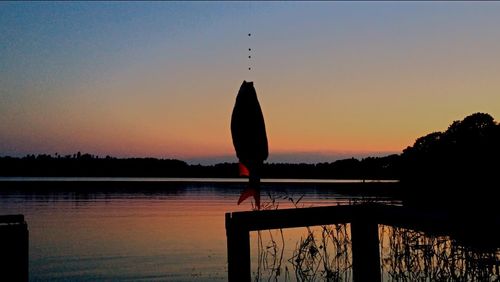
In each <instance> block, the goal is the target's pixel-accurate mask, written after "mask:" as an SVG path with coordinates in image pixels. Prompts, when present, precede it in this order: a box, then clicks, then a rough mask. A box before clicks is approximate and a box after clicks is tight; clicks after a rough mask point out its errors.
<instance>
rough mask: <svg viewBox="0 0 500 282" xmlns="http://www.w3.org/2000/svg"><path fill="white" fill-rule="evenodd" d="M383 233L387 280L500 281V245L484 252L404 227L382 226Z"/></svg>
mask: <svg viewBox="0 0 500 282" xmlns="http://www.w3.org/2000/svg"><path fill="white" fill-rule="evenodd" d="M379 230H380V246H381V259H382V269H383V274H384V275H385V277H386V280H390V281H443V280H446V281H449V280H452V281H499V280H500V272H499V266H500V245H497V248H495V247H492V248H488V249H483V248H476V247H474V246H470V245H466V244H461V243H460V242H458V241H457V240H455V239H452V238H450V237H449V236H432V235H426V234H425V233H424V232H420V231H415V230H411V229H407V228H402V227H391V226H384V225H382V226H381V227H380V228H379ZM472 232H476V231H472Z"/></svg>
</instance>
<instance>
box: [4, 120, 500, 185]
mask: <svg viewBox="0 0 500 282" xmlns="http://www.w3.org/2000/svg"><path fill="white" fill-rule="evenodd" d="M499 157H500V125H499V124H498V123H496V122H495V121H494V119H493V117H491V116H490V115H489V114H485V113H475V114H472V115H470V116H468V117H466V118H465V119H463V120H461V121H455V122H453V123H452V124H451V125H450V126H449V127H448V129H447V130H446V131H444V132H434V133H430V134H428V135H426V136H423V137H420V138H418V139H417V140H416V141H415V143H414V144H413V146H409V147H408V148H406V149H404V150H403V152H402V153H401V154H394V155H389V156H385V157H368V158H363V159H360V160H359V159H355V158H350V159H343V160H337V161H334V162H324V163H317V164H305V163H301V164H291V163H267V164H264V167H263V168H262V177H263V178H317V179H401V180H402V181H404V182H407V183H413V184H415V185H418V184H419V183H425V182H427V181H438V182H447V183H449V182H451V183H458V182H460V183H463V182H464V181H466V182H467V181H476V180H478V179H479V180H481V181H491V180H493V178H494V176H495V175H496V174H495V173H496V172H498V171H500V170H499V168H500V162H499ZM237 175H238V165H237V163H220V164H215V165H193V164H188V163H186V162H184V161H181V160H176V159H156V158H114V157H110V156H106V157H99V156H95V155H91V154H81V153H80V152H78V153H76V154H73V155H65V156H62V155H59V154H55V155H47V154H40V155H37V156H35V155H27V156H25V157H21V158H16V157H0V176H68V177H69V176H81V177H83V176H95V177H237Z"/></svg>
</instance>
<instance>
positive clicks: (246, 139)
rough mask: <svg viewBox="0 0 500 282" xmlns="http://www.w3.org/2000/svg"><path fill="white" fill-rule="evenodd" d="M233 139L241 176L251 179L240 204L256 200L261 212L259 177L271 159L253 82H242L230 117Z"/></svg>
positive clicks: (239, 201) (241, 196) (240, 199)
mask: <svg viewBox="0 0 500 282" xmlns="http://www.w3.org/2000/svg"><path fill="white" fill-rule="evenodd" d="M231 135H232V138H233V145H234V149H235V150H236V156H237V157H238V159H239V162H240V163H239V170H240V176H248V178H249V186H248V187H247V188H246V189H245V190H244V191H243V192H242V193H241V195H240V198H239V200H238V204H240V203H241V202H243V201H244V200H245V199H247V198H249V197H251V196H253V198H254V199H255V205H256V206H257V208H258V209H260V173H261V169H262V164H263V163H264V161H265V160H266V159H267V157H268V156H269V149H268V145H267V135H266V125H265V123H264V115H263V114H262V109H261V108H260V104H259V100H258V99H257V92H256V91H255V88H254V86H253V82H246V81H243V84H242V85H241V87H240V90H239V91H238V95H237V96H236V103H235V104H234V109H233V113H232V116H231Z"/></svg>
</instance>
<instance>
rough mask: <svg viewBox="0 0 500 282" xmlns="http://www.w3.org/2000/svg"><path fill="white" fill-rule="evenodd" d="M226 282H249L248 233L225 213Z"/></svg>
mask: <svg viewBox="0 0 500 282" xmlns="http://www.w3.org/2000/svg"><path fill="white" fill-rule="evenodd" d="M226 236H227V264H228V266H227V271H228V281H229V282H232V281H238V282H239V281H242V282H250V281H251V270H250V232H249V230H248V229H246V228H244V227H243V226H242V225H241V224H238V222H236V221H234V220H232V218H231V214H230V213H226Z"/></svg>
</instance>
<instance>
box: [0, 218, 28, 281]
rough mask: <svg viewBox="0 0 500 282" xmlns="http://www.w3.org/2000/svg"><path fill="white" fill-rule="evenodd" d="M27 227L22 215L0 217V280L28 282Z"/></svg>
mask: <svg viewBox="0 0 500 282" xmlns="http://www.w3.org/2000/svg"><path fill="white" fill-rule="evenodd" d="M28 248H29V234H28V226H27V224H26V222H25V221H24V216H23V215H2V216H0V280H1V281H28V262H29V249H28Z"/></svg>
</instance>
